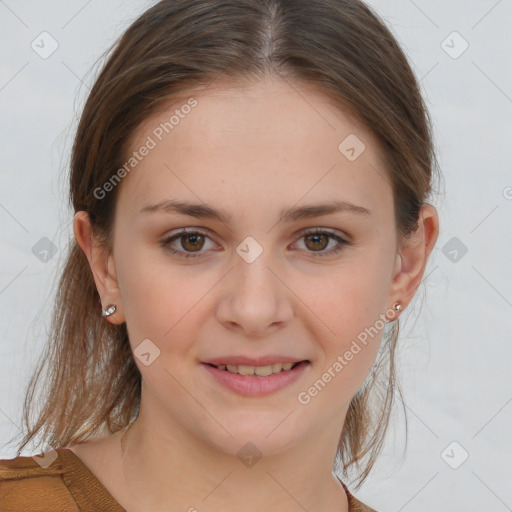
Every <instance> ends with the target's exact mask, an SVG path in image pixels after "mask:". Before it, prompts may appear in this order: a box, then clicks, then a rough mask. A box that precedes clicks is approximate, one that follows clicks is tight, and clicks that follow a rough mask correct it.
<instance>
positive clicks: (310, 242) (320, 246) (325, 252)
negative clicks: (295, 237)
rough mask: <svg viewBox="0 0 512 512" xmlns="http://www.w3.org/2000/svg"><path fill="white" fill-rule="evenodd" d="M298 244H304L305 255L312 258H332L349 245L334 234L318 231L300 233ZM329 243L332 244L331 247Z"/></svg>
mask: <svg viewBox="0 0 512 512" xmlns="http://www.w3.org/2000/svg"><path fill="white" fill-rule="evenodd" d="M300 242H301V243H303V244H304V247H305V249H304V250H305V251H306V254H308V255H309V256H312V257H328V256H334V255H335V254H338V253H339V252H340V251H342V250H343V249H344V248H345V247H347V246H349V245H350V242H348V241H347V240H344V239H343V238H341V237H340V236H339V235H337V234H336V233H335V232H331V231H326V230H318V229H317V230H315V231H308V232H305V233H302V236H301V238H300ZM330 242H334V243H333V244H332V245H331V244H330ZM329 246H330V247H329Z"/></svg>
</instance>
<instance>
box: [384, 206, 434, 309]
mask: <svg viewBox="0 0 512 512" xmlns="http://www.w3.org/2000/svg"><path fill="white" fill-rule="evenodd" d="M438 234H439V217H438V214H437V210H436V209H435V208H434V207H433V206H432V205H430V204H424V205H422V207H421V209H420V213H419V218H418V225H417V227H416V229H415V230H414V231H413V233H412V234H411V236H410V237H408V238H406V239H404V240H403V241H402V242H401V244H400V247H399V250H398V254H397V260H396V265H395V269H394V275H393V281H392V284H391V291H390V300H391V304H394V303H396V302H400V303H401V304H402V310H403V309H405V308H406V307H407V305H408V304H409V303H410V302H411V300H412V298H413V297H414V294H415V293H416V290H417V289H418V287H419V285H420V283H421V280H422V278H423V274H424V272H425V268H426V266H427V262H428V258H429V256H430V253H431V252H432V249H433V248H434V245H435V243H436V240H437V236H438ZM391 304H390V305H389V306H388V307H389V309H390V310H392V309H393V307H392V306H391ZM396 316H398V313H396ZM395 318H396V317H395Z"/></svg>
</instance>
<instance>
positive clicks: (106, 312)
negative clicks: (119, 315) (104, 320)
mask: <svg viewBox="0 0 512 512" xmlns="http://www.w3.org/2000/svg"><path fill="white" fill-rule="evenodd" d="M116 309H117V306H116V305H115V304H110V305H109V306H108V307H107V309H105V310H104V311H103V312H102V313H101V316H110V315H113V314H114V313H115V312H116Z"/></svg>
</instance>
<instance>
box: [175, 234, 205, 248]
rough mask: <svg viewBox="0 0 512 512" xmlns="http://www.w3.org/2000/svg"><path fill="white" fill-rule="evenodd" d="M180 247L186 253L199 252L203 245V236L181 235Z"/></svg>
mask: <svg viewBox="0 0 512 512" xmlns="http://www.w3.org/2000/svg"><path fill="white" fill-rule="evenodd" d="M180 239H181V246H182V247H183V249H185V250H186V251H191V252H194V251H197V250H201V249H202V248H203V245H204V236H203V235H201V234H199V233H194V234H190V235H189V234H186V235H181V237H180Z"/></svg>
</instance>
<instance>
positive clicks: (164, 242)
mask: <svg viewBox="0 0 512 512" xmlns="http://www.w3.org/2000/svg"><path fill="white" fill-rule="evenodd" d="M184 235H201V236H204V237H206V238H210V237H209V236H208V235H207V234H206V233H204V232H202V231H187V230H186V229H183V230H181V231H180V232H179V233H176V234H174V235H172V236H170V237H167V238H165V239H163V240H161V241H160V245H161V246H162V247H164V248H165V249H166V250H168V251H170V252H171V253H172V254H175V255H176V256H178V257H180V258H198V257H201V255H202V252H197V253H190V252H183V251H178V250H176V249H174V248H172V247H170V245H169V244H170V243H172V242H174V241H175V240H178V239H180V238H181V237H182V236H184ZM311 235H327V236H328V237H329V238H333V239H334V240H336V241H337V242H339V245H337V246H335V247H334V248H333V249H330V250H329V251H326V252H319V251H307V252H310V253H311V256H312V257H314V258H318V257H320V258H323V257H326V256H334V255H335V254H338V253H340V252H341V251H343V249H344V248H345V246H347V245H350V244H349V242H347V241H346V240H344V239H343V238H341V237H339V236H338V235H336V234H334V233H333V232H331V231H328V230H312V231H306V232H303V233H302V234H301V236H300V239H302V238H305V237H307V236H311Z"/></svg>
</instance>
